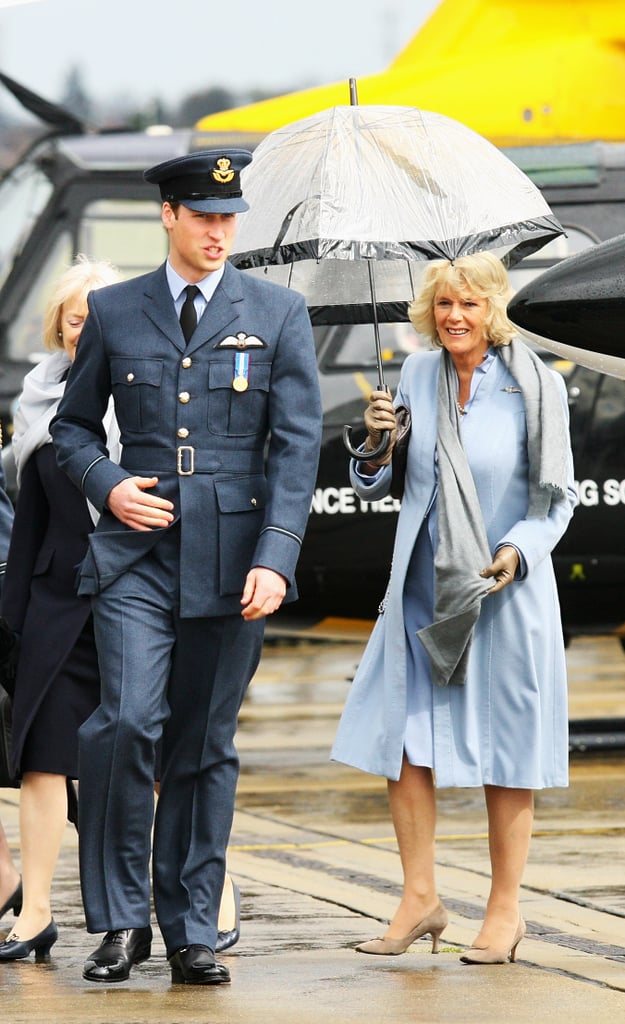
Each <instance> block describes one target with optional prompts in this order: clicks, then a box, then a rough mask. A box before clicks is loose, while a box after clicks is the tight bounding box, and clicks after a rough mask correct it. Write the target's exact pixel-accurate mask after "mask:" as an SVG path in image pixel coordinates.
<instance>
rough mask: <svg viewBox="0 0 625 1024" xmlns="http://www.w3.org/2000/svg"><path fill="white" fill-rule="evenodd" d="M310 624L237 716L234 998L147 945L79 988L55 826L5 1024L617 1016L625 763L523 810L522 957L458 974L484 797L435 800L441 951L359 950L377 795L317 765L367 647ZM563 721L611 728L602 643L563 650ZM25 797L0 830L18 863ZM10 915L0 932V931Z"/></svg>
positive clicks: (368, 914) (380, 904)
mask: <svg viewBox="0 0 625 1024" xmlns="http://www.w3.org/2000/svg"><path fill="white" fill-rule="evenodd" d="M336 637H337V634H336V632H335V631H334V630H333V629H332V624H330V626H329V627H328V628H324V629H323V630H322V629H319V630H318V631H317V633H316V634H313V636H312V637H311V638H310V639H308V640H306V641H304V642H295V640H293V639H292V638H291V639H289V638H286V639H282V640H279V641H269V642H268V643H267V644H266V648H265V654H264V658H263V661H262V663H261V667H260V669H259V672H258V673H257V675H256V677H255V679H254V681H253V683H252V685H251V687H250V691H249V693H248V696H247V698H246V700H245V703H244V706H243V709H242V712H241V720H240V729H239V742H238V746H239V751H240V754H241V765H242V771H241V780H240V785H239V792H238V800H237V810H236V815H235V822H234V829H233V833H232V840H231V845H230V847H229V870H230V872H231V874H232V876H233V878H234V879H235V880H236V881H237V883H238V885H239V888H240V890H241V895H242V900H241V911H242V921H241V939H240V941H239V943H238V944H237V945H236V946H234V947H233V949H232V950H230V951H229V952H228V953H227V954H224V955H222V957H221V959H222V960H223V962H224V963H227V964H228V966H229V968H230V971H231V975H232V984H231V985H229V986H219V987H217V988H208V989H205V988H196V987H191V986H172V985H171V984H170V975H169V969H168V965H167V961H166V959H165V952H164V948H163V945H162V942H161V940H160V938H157V939H155V943H154V946H153V956H152V958H151V959H150V960H149V961H148V962H147V963H145V964H142V965H140V966H139V967H136V968H135V969H134V970H133V973H132V975H131V978H130V980H129V981H128V982H126V983H123V984H120V985H112V986H97V985H93V984H89V983H88V982H84V981H83V980H82V978H81V969H82V962H83V960H84V958H85V956H86V954H87V953H88V952H89V951H90V950H91V949H92V948H93V947H94V946H95V945H96V944H97V939H94V937H92V936H87V935H86V934H85V932H84V925H83V915H82V908H81V903H80V891H79V883H78V871H77V838H76V834H75V832H74V831H73V829H72V828H71V827H70V826H68V827H67V829H66V834H65V838H64V843H63V850H62V855H61V860H60V864H59V869H58V872H57V876H56V878H55V885H54V913H55V919H56V921H57V923H58V925H59V930H60V938H59V941H58V943H57V944H56V946H54V948H53V950H52V954H53V955H52V959H51V961H50V962H49V963H47V964H41V965H35V964H34V962H33V961H32V960H30V961H22V962H18V963H14V964H4V965H0V993H1V996H2V1004H1V1005H2V1018H3V1019H4V1020H5V1021H7V1022H8V1024H22V1022H23V1024H26V1022H28V1024H34V1022H45V1024H56V1022H63V1024H91V1022H94V1024H95V1022H97V1024H122V1022H124V1024H143V1022H146V1024H147V1022H148V1021H149V1022H152V1024H160V1022H167V1024H182V1022H184V1024H200V1022H201V1024H213V1022H214V1024H252V1022H253V1024H291V1022H293V1024H300V1022H301V1024H326V1022H327V1024H330V1022H332V1024H352V1022H356V1021H358V1022H362V1021H376V1022H386V1021H388V1022H404V1021H406V1022H408V1021H410V1022H429V1024H443V1022H447V1021H449V1022H455V1024H473V1022H475V1024H478V1022H479V1024H504V1022H506V1024H507V1022H511V1024H529V1022H532V1024H542V1022H543V1021H549V1022H554V1024H561V1022H562V1024H564V1022H567V1024H577V1022H582V1021H584V1022H586V1021H589V1020H598V1021H615V1022H616V1021H621V1020H625V920H624V919H625V813H624V811H625V785H624V780H625V752H624V751H623V750H609V751H608V750H606V751H599V752H594V753H590V754H589V753H580V752H577V751H574V752H573V753H572V755H571V785H570V787H569V788H568V789H561V790H560V789H558V790H549V791H546V792H544V793H542V794H538V795H537V800H536V821H535V837H534V840H533V844H532V849H531V853H530V863H529V865H528V868H527V871H526V875H525V884H524V887H523V898H522V910H523V915H524V917H525V919H526V921H527V926H528V934H527V936H526V938H525V939H524V940H523V941H522V942H521V944H520V946H519V949H518V954H517V955H518V962H517V963H516V964H508V965H505V966H496V967H475V966H467V965H464V964H462V963H460V961H459V955H460V953H461V952H462V950H463V949H464V948H465V947H466V946H468V945H470V944H471V940H472V938H473V937H474V935H475V934H476V931H477V929H478V925H479V921H480V919H481V916H482V912H483V908H484V904H485V899H486V895H487V891H488V870H489V868H488V848H487V839H486V835H485V826H486V818H485V812H484V805H483V797H482V791H481V790H444V791H441V792H440V793H439V820H438V844H437V878H438V885H439V889H440V892H441V896H442V898H443V899H444V901H445V904H446V906H447V908H448V910H449V914H450V923H449V926H448V928H447V930H446V931H445V933H444V935H443V939H442V941H441V952H440V953H439V954H438V955H437V956H432V955H431V953H430V943H429V942H428V939H423V940H419V941H418V942H416V943H415V944H414V945H413V946H412V947H411V949H410V950H409V951H408V952H407V953H406V954H404V955H403V956H400V957H365V956H361V955H359V954H357V953H355V952H354V951H353V948H352V947H353V945H354V944H355V943H356V942H358V941H360V940H362V939H363V938H368V937H372V936H374V935H377V934H381V933H382V932H383V930H384V922H385V921H386V920H387V919H388V918H389V917H390V916H391V914H392V913H393V909H394V907H395V904H396V902H397V899H398V895H399V891H400V877H401V876H400V865H399V857H398V853H397V846H396V843H395V840H394V837H393V832H392V828H391V825H390V819H389V814H388V809H387V804H386V793H385V785H384V783H383V781H382V780H380V779H377V778H375V777H372V776H368V775H365V774H363V773H360V772H356V771H353V770H350V769H347V768H345V767H342V766H340V765H337V764H334V763H332V762H330V761H329V760H328V752H329V749H330V746H331V743H332V739H333V737H334V732H335V729H336V723H337V720H338V716H339V714H340V711H341V708H342V706H343V702H344V699H345V696H346V694H347V691H348V688H349V684H350V680H351V678H352V677H353V673H354V670H355V667H356V665H357V663H358V661H359V658H360V655H361V652H362V648H363V644H364V634H363V633H362V630H361V629H359V628H358V627H357V626H356V625H354V629H353V632H352V634H351V638H350V639H349V640H344V639H343V640H339V639H337V638H336ZM567 660H568V664H569V676H570V693H571V701H570V717H571V719H572V720H573V721H577V720H581V719H584V720H588V719H590V720H592V719H593V718H594V719H597V720H599V719H612V718H616V719H621V718H622V719H625V654H624V653H623V650H622V648H621V646H620V644H619V642H618V641H617V640H616V639H615V638H613V637H598V638H592V639H576V640H574V641H573V642H572V644H571V646H570V647H569V649H568V652H567ZM18 802H19V792H18V791H15V790H0V817H1V818H2V821H3V823H4V825H5V829H6V831H7V835H8V837H9V840H10V842H11V846H12V848H13V849H14V852H15V857H16V860H17V861H19V849H18ZM11 920H12V918H10V917H8V916H7V917H5V918H4V919H3V921H2V922H0V932H6V931H8V929H9V928H10V925H11Z"/></svg>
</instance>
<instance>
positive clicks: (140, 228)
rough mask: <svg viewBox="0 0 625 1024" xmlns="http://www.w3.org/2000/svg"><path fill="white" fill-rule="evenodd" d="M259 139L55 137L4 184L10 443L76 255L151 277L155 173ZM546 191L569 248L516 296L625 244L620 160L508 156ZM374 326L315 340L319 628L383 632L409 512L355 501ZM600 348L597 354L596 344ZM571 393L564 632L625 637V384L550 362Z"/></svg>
mask: <svg viewBox="0 0 625 1024" xmlns="http://www.w3.org/2000/svg"><path fill="white" fill-rule="evenodd" d="M258 141H259V139H258V138H249V137H244V136H239V135H236V136H233V135H220V136H218V137H217V136H215V135H214V134H212V135H206V134H203V133H199V132H195V131H192V130H188V131H176V132H167V133H165V134H151V133H149V132H147V133H117V134H92V135H89V134H85V135H63V134H56V135H53V136H51V137H49V138H47V139H44V140H43V141H42V142H40V143H39V144H38V145H36V146H34V147H33V148H32V150H31V151H30V152H29V153H28V154H27V155H26V156H25V157H24V158H23V159H22V160H21V161H20V162H18V163H17V165H16V166H15V167H14V168H13V169H12V170H11V171H10V172H8V173H7V174H6V175H5V176H4V178H3V180H2V182H0V222H1V223H2V225H3V241H2V246H1V248H0V417H1V418H2V421H3V425H4V427H5V437H6V436H7V435H8V437H10V426H11V417H12V408H13V403H14V401H15V397H16V395H17V394H18V393H19V391H20V389H21V384H22V379H23V376H24V373H25V372H26V371H27V370H28V369H29V368H30V367H31V366H32V364H33V361H36V360H37V359H38V358H40V357H41V356H42V355H43V352H42V347H41V323H42V315H43V309H44V305H45V302H46V299H47V297H48V294H49V291H50V288H51V287H52V284H53V283H54V281H55V279H56V277H57V275H58V273H59V272H60V271H61V269H62V268H63V267H64V266H66V265H67V264H68V263H69V262H70V261H71V259H72V257H73V256H74V255H75V254H76V253H78V252H84V253H87V254H89V255H90V256H93V257H97V258H104V259H108V260H111V261H112V262H113V263H114V264H116V265H117V266H118V267H119V268H120V270H121V272H122V273H123V274H124V275H125V276H133V275H136V274H139V273H143V272H144V271H146V270H149V269H152V268H154V267H156V266H157V265H158V264H159V263H161V262H162V260H163V259H164V258H165V255H166V235H165V232H164V231H163V228H162V226H161V222H160V215H159V212H160V204H159V202H158V201H157V197H156V196H155V194H154V189H153V188H152V187H151V186H149V185H146V184H145V182H144V181H143V179H142V173H141V172H142V170H143V169H144V168H145V167H148V166H150V165H153V164H156V163H159V162H160V161H163V160H166V159H169V158H170V157H173V156H177V155H180V154H182V153H185V152H188V151H190V150H193V149H197V148H203V147H206V146H214V145H219V144H221V143H222V142H223V143H224V144H227V145H233V144H237V145H244V146H248V147H250V148H253V147H254V145H255V144H256V143H257V142H258ZM507 153H508V155H509V156H510V157H511V158H512V159H513V160H514V161H515V162H517V163H518V164H519V166H521V167H522V168H523V169H524V170H525V171H526V172H527V173H528V175H529V176H530V177H532V179H533V180H534V181H535V182H536V183H537V184H538V185H539V186H540V187H541V188H542V190H543V192H544V195H545V198H546V200H547V202H548V203H549V205H550V206H551V208H552V210H553V212H554V214H555V216H556V217H557V218H558V220H559V221H560V223H561V224H562V225H563V226H564V228H565V229H566V232H567V237H566V238H564V239H558V240H556V241H555V242H553V243H551V244H550V245H549V246H548V247H546V248H545V249H543V250H541V251H539V253H538V254H536V256H535V257H534V258H532V259H531V260H529V261H524V262H523V263H522V264H521V265H520V267H519V268H518V269H517V270H514V271H513V272H512V280H513V284H514V286H515V288H520V287H522V286H523V285H524V284H525V283H527V282H528V281H529V280H531V279H532V278H533V277H534V276H535V275H537V274H538V273H540V272H541V271H543V270H544V269H545V268H547V267H549V266H551V265H552V264H554V263H556V262H558V260H560V259H562V258H564V257H566V256H567V255H569V254H570V253H572V252H576V251H581V250H583V249H586V248H588V247H591V246H594V245H596V244H597V243H599V242H601V241H602V240H603V239H606V238H611V237H613V236H614V235H617V234H620V233H621V232H625V145H621V144H605V143H596V144H585V145H579V146H541V147H533V148H522V149H518V150H508V151H507ZM381 329H382V349H383V355H384V360H385V376H386V380H387V383H388V384H389V385H390V387H391V389H392V390H394V389H395V387H396V385H397V381H398V379H399V372H400V368H401V363H402V361H403V359H404V358H405V356H406V354H407V353H408V352H409V351H411V349H412V348H413V347H414V345H415V344H416V343H417V339H416V337H415V335H414V332H412V330H411V328H410V327H409V325H407V324H406V323H405V322H402V321H400V322H397V323H395V324H384V325H381ZM370 330H371V328H370V326H369V325H352V326H347V325H345V326H341V325H334V326H330V327H316V328H315V335H316V343H317V352H318V365H319V376H320V382H321V391H322V397H323V406H324V431H323V448H322V452H321V460H320V467H319V474H318V479H317V486H316V490H315V494H314V497H313V502H312V507H311V515H310V522H309V528H308V533H307V536H306V539H305V542H304V546H303V550H302V555H301V559H300V565H299V572H298V584H299V590H300V601H299V604H298V606H297V607H298V609H299V611H300V612H301V614H302V615H305V616H309V617H311V618H322V617H327V616H341V617H349V618H360V617H364V618H367V619H371V618H373V617H375V615H376V612H377V607H378V604H379V602H380V600H381V598H382V596H383V593H384V589H385V584H386V578H387V575H388V570H389V565H390V557H391V549H392V542H393V534H394V528H395V522H396V517H397V511H398V507H399V506H398V504H397V503H396V502H395V501H394V500H393V499H391V498H388V499H385V500H384V501H382V502H373V503H370V504H368V503H364V502H362V501H360V499H358V498H357V496H356V495H355V494H354V492H353V491H352V489H351V488H350V486H349V479H348V471H347V468H348V467H347V462H348V457H347V453H346V451H345V448H344V445H343V440H342V435H343V427H344V425H345V424H349V425H351V426H352V428H353V438H354V441H355V442H356V443H357V442H358V440H359V439H360V437H361V436H362V433H363V430H362V416H363V411H364V408H365V403H366V400H367V397H368V393H369V390H370V389H371V388H372V387H374V386H375V385H376V382H377V371H376V364H375V355H374V350H373V341H372V337H373V336H372V334H371V333H370ZM589 344H590V346H592V338H591V339H590V342H589ZM541 354H543V355H544V357H545V358H546V359H547V360H548V361H549V362H550V364H551V365H553V366H554V367H555V368H556V369H558V370H559V371H560V372H561V373H562V374H563V375H564V377H565V380H566V384H567V388H568V393H569V404H570V412H571V434H572V440H573V449H574V455H575V465H576V475H577V480H578V489H579V499H580V503H579V507H578V509H577V511H576V513H575V516H574V518H573V522H572V525H571V527H570V529H569V531H568V532H567V534H566V536H565V538H564V539H563V541H562V542H561V543H560V545H559V546H558V548H557V550H556V552H555V557H554V561H555V566H556V573H557V578H558V585H559V592H560V599H561V605H562V617H563V625H564V629H565V632H566V633H568V634H570V635H573V634H575V633H589V632H605V631H608V630H609V631H612V630H618V629H620V628H621V627H623V626H624V625H625V585H624V584H625V555H624V554H623V542H622V533H623V531H622V523H623V513H624V506H625V461H624V459H623V454H622V452H623V436H624V426H625V382H623V381H622V380H617V379H615V378H613V377H609V376H605V375H603V374H601V373H597V372H594V371H592V370H589V369H585V368H583V367H581V366H578V365H576V364H574V363H571V362H566V361H562V360H558V359H556V358H555V357H554V356H553V355H552V354H550V353H541Z"/></svg>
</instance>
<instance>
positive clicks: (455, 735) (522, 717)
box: [332, 253, 576, 964]
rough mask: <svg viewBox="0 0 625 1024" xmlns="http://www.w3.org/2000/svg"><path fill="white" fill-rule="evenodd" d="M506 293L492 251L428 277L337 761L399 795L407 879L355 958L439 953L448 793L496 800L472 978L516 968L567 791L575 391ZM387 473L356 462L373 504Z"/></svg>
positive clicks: (388, 416) (388, 405) (378, 410)
mask: <svg viewBox="0 0 625 1024" xmlns="http://www.w3.org/2000/svg"><path fill="white" fill-rule="evenodd" d="M510 295H511V289H510V286H509V282H508V277H507V274H506V272H505V270H504V268H503V266H502V264H501V262H500V261H499V260H498V259H496V257H494V256H493V255H491V254H490V253H480V254H477V255H474V256H467V257H462V258H460V259H457V260H455V261H454V262H453V263H450V262H448V261H446V260H440V261H435V262H433V263H431V264H429V265H428V267H427V268H426V271H425V274H424V278H423V287H422V290H421V292H420V295H419V296H418V298H417V299H416V300H415V301H414V302H413V303H412V304H411V307H410V310H409V315H410V319H411V321H412V324H413V326H414V327H415V328H416V330H417V331H418V332H419V333H420V334H423V335H425V336H429V338H430V339H431V341H432V342H433V344H434V346H435V348H436V349H437V350H435V351H432V352H417V353H414V354H412V355H410V356H409V357H408V359H407V360H406V362H405V363H404V366H403V369H402V375H401V379H400V383H399V388H398V392H397V396H396V400H395V404H400V403H401V404H404V405H406V406H408V407H409V408H410V410H411V415H412V430H411V436H410V443H409V449H408V461H407V469H406V479H405V491H404V496H403V500H402V506H401V511H400V514H399V519H398V524H397V535H396V539H395V546H394V553H393V561H392V570H391V574H390V580H389V584H388V588H387V593H386V595H385V597H384V600H383V602H382V606H381V610H380V611H381V613H380V616H379V619H378V621H377V623H376V626H375V628H374V630H373V633H372V635H371V638H370V640H369V643H368V645H367V648H366V650H365V652H364V656H363V658H362V661H361V664H360V665H359V668H358V671H357V674H356V677H355V679H354V682H353V685H352V687H351V690H350V694H349V697H348V700H347V703H346V706H345V709H344V712H343V715H342V718H341V722H340V725H339V729H338V734H337V737H336V741H335V745H334V748H333V752H332V756H333V759H334V760H337V761H341V762H344V763H345V764H349V765H352V766H354V767H356V768H360V769H362V770H363V771H368V772H372V773H374V774H376V775H382V776H385V777H386V778H387V779H388V793H389V803H390V809H391V815H392V818H393V823H394V827H395V832H396V835H397V841H398V845H399V852H400V858H401V863H402V869H403V873H404V888H403V895H402V899H401V902H400V904H399V907H398V908H397V911H396V913H395V915H394V917H393V919H392V921H391V922H390V925H389V927H388V930H387V932H386V934H385V935H384V936H382V937H381V938H376V939H372V940H369V941H367V942H363V943H362V944H360V945H359V946H357V947H356V948H357V949H358V950H359V951H360V952H363V953H370V954H398V953H403V952H404V951H405V950H406V949H407V948H408V946H409V945H410V944H411V943H412V942H414V941H415V939H417V938H419V937H421V936H423V935H426V934H430V935H431V936H432V940H433V946H432V952H436V951H437V949H438V940H439V937H440V935H441V933H442V931H443V930H444V928H445V926H446V924H447V913H446V910H445V908H444V906H443V904H442V902H441V901H440V899H439V896H438V893H437V889H436V882H435V868H434V836H435V822H436V803H435V787H439V788H443V787H455V786H458V787H465V786H483V787H484V792H485V800H486V808H487V814H488V825H489V850H490V858H491V868H492V880H491V890H490V895H489V899H488V903H487V906H486V913H485V917H484V921H483V923H482V926H481V928H480V930H479V932H478V934H477V936H476V937H475V940H474V942H473V945H472V947H471V948H470V949H469V950H467V951H466V953H465V954H464V955H463V956H462V957H461V960H463V962H465V963H480V964H492V963H503V962H505V961H506V960H508V959H510V960H514V957H515V952H516V947H517V946H518V944H519V942H520V940H521V939H522V937H523V935H524V933H525V925H524V922H523V919H522V917H521V913H520V909H519V896H520V886H521V881H522V877H523V872H524V868H525V864H526V861H527V856H528V852H529V845H530V838H531V832H532V823H533V790H535V789H542V788H545V787H550V786H566V785H567V784H568V710H567V689H566V666H565V657H564V642H563V637H562V629H561V622H560V610H559V604H558V596H557V590H556V583H555V577H554V572H553V567H552V562H551V557H550V556H551V552H552V550H553V548H554V547H555V545H556V544H557V542H558V541H559V539H560V538H561V537H562V535H563V534H564V532H565V530H566V528H567V525H568V523H569V520H570V518H571V515H572V512H573V508H574V505H575V503H576V492H575V486H574V478H573V462H572V455H571V449H570V441H569V434H568V413H567V402H566V393H565V387H564V382H563V381H562V378H561V377H560V376H559V375H558V374H556V373H554V372H553V371H550V370H548V369H547V368H546V367H545V366H544V364H543V363H542V361H541V360H540V359H539V358H538V357H537V356H536V355H535V354H534V353H532V352H531V350H530V349H529V348H528V347H527V346H526V345H525V344H524V343H523V342H522V341H521V340H520V339H518V338H515V337H514V328H513V326H512V324H511V323H510V321H509V320H508V319H507V316H506V307H507V303H508V301H509V298H510ZM395 422H396V421H395V414H394V406H393V402H392V401H391V399H390V397H389V396H388V395H387V394H385V393H384V392H382V391H375V392H373V394H372V395H371V400H370V404H369V407H368V408H367V411H366V413H365V425H366V427H367V430H368V437H367V440H366V442H365V450H373V449H374V448H375V447H376V446H377V444H378V442H379V438H380V436H381V431H383V430H391V431H392V433H391V438H392V440H393V442H394V429H395ZM391 451H392V445H391ZM390 461H391V455H390V452H389V453H387V455H386V456H385V457H384V459H383V460H379V461H378V462H356V461H352V464H351V480H352V484H353V486H354V487H355V489H356V491H357V492H358V494H359V495H360V496H361V497H362V498H364V499H366V500H368V501H376V500H378V499H380V498H382V497H384V496H385V495H386V494H388V493H389V488H390V482H391V467H390ZM382 462H384V465H382V464H381V463H382Z"/></svg>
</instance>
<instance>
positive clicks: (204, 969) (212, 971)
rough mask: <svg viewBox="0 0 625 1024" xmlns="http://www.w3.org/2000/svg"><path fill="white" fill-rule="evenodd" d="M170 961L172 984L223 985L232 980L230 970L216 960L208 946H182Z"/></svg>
mask: <svg viewBox="0 0 625 1024" xmlns="http://www.w3.org/2000/svg"><path fill="white" fill-rule="evenodd" d="M169 963H170V966H171V981H172V985H223V984H227V983H228V982H229V981H230V971H229V970H228V968H227V967H225V966H224V964H218V963H216V962H215V954H214V953H213V951H212V949H209V948H208V946H199V945H194V946H182V947H181V948H180V949H177V950H176V952H175V953H174V954H173V956H170V958H169Z"/></svg>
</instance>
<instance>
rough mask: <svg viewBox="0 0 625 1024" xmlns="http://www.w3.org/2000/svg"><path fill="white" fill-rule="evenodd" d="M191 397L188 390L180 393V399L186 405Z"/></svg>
mask: <svg viewBox="0 0 625 1024" xmlns="http://www.w3.org/2000/svg"><path fill="white" fill-rule="evenodd" d="M190 398H191V395H190V394H189V392H188V391H181V392H180V394H179V395H178V401H179V402H182V404H183V405H186V403H187V402H188V401H189V400H190Z"/></svg>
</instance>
